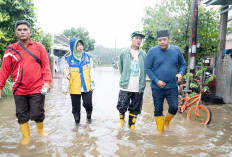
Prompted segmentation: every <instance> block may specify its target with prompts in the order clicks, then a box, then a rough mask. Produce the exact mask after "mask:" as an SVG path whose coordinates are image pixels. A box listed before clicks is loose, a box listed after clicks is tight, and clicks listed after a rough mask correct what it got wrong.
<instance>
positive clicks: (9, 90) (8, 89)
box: [2, 77, 13, 97]
mask: <svg viewBox="0 0 232 157" xmlns="http://www.w3.org/2000/svg"><path fill="white" fill-rule="evenodd" d="M12 95H13V94H12V78H11V77H9V78H8V79H7V81H6V85H5V87H4V88H3V89H2V96H3V97H7V96H12Z"/></svg>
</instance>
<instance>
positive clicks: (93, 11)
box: [34, 0, 232, 48]
mask: <svg viewBox="0 0 232 157" xmlns="http://www.w3.org/2000/svg"><path fill="white" fill-rule="evenodd" d="M160 1H161V0H34V3H35V7H36V8H37V11H36V14H37V17H38V26H39V27H41V28H42V30H43V31H44V32H45V33H52V34H62V33H63V31H64V30H65V29H70V28H72V27H74V28H78V27H84V28H85V30H86V31H88V32H89V35H90V37H91V38H93V39H95V41H96V45H102V46H104V47H107V48H115V47H116V48H123V47H129V46H130V44H131V41H130V39H131V38H130V36H131V34H132V33H133V32H134V31H138V30H140V31H141V30H142V28H143V22H142V18H143V17H144V16H145V11H144V9H145V7H147V6H154V5H155V4H156V3H157V2H160ZM214 7H215V6H214ZM229 13H230V15H231V13H232V11H230V12H229Z"/></svg>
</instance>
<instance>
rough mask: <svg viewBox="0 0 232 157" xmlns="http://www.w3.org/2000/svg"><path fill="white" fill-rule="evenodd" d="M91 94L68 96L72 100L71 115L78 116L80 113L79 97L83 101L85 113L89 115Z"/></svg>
mask: <svg viewBox="0 0 232 157" xmlns="http://www.w3.org/2000/svg"><path fill="white" fill-rule="evenodd" d="M92 93H93V92H87V93H84V92H81V94H70V96H71V100H72V113H73V114H74V115H75V114H78V115H80V112H81V97H82V100H83V107H84V108H85V110H86V112H87V113H91V112H92V110H93V104H92Z"/></svg>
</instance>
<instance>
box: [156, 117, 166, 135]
mask: <svg viewBox="0 0 232 157" xmlns="http://www.w3.org/2000/svg"><path fill="white" fill-rule="evenodd" d="M155 121H156V125H157V129H158V131H159V132H161V133H162V132H164V116H156V117H155Z"/></svg>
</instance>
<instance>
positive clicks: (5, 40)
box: [0, 0, 51, 95]
mask: <svg viewBox="0 0 232 157" xmlns="http://www.w3.org/2000/svg"><path fill="white" fill-rule="evenodd" d="M18 20H27V21H28V22H29V23H30V24H31V32H32V36H31V37H32V38H33V39H34V40H35V41H39V42H42V43H43V44H44V45H45V48H46V49H49V48H50V47H51V38H50V35H43V31H42V30H41V29H40V28H37V27H36V26H35V24H36V21H37V19H36V14H35V6H34V1H33V0H0V66H1V58H2V57H3V53H4V51H5V49H6V47H7V46H8V45H9V44H11V43H14V42H16V41H17V40H18V39H17V36H16V35H15V23H16V22H17V21H18ZM11 84H12V79H8V80H7V82H6V86H5V87H4V88H3V95H9V94H10V93H11Z"/></svg>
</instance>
